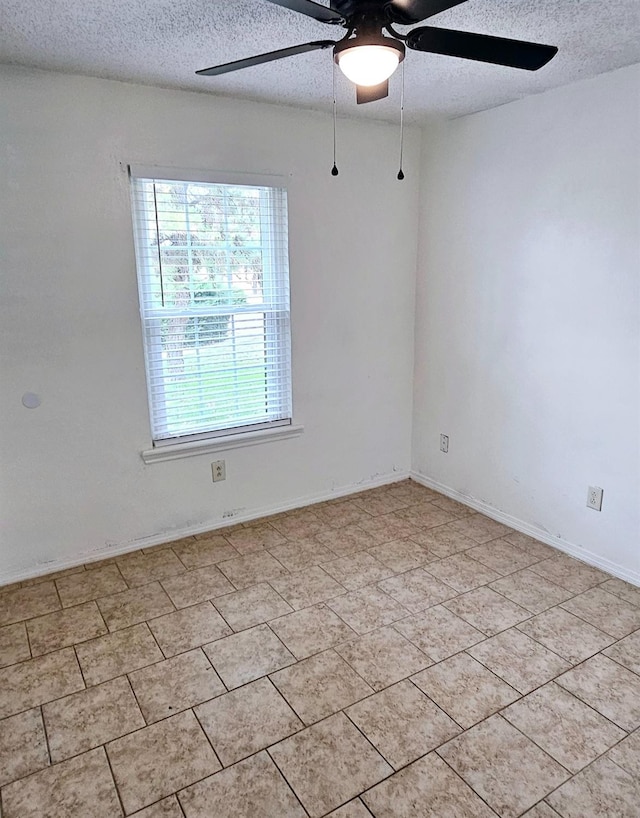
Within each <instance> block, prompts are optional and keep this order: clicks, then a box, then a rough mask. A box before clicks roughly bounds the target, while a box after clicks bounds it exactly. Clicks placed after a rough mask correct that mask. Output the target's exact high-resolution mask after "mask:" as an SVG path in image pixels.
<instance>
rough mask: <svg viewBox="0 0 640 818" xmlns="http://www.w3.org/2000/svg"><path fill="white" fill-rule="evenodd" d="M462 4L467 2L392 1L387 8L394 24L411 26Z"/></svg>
mask: <svg viewBox="0 0 640 818" xmlns="http://www.w3.org/2000/svg"><path fill="white" fill-rule="evenodd" d="M460 3H466V0H392V2H391V3H388V4H387V7H386V8H387V13H388V14H389V16H390V17H391V20H392V22H394V23H398V24H399V25H401V26H411V25H413V24H414V23H421V22H422V21H423V20H426V19H427V18H428V17H433V16H434V15H436V14H440V12H441V11H446V10H447V9H451V8H453V7H454V6H459V5H460Z"/></svg>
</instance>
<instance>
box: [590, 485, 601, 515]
mask: <svg viewBox="0 0 640 818" xmlns="http://www.w3.org/2000/svg"><path fill="white" fill-rule="evenodd" d="M602 494H603V491H602V489H601V488H598V486H589V489H588V491H587V508H592V509H593V510H594V511H602Z"/></svg>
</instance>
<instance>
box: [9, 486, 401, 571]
mask: <svg viewBox="0 0 640 818" xmlns="http://www.w3.org/2000/svg"><path fill="white" fill-rule="evenodd" d="M409 476H410V474H409V472H408V471H394V472H391V473H388V474H383V475H379V476H376V477H374V478H371V479H369V480H362V481H360V482H358V483H352V484H351V485H348V486H342V487H340V488H337V489H331V490H330V491H325V492H321V493H319V494H312V495H311V494H309V495H305V496H303V497H296V498H295V499H294V500H290V501H287V502H284V503H279V504H276V505H272V506H263V507H262V508H256V509H252V510H250V511H247V512H244V513H242V514H236V515H234V516H233V517H228V518H225V519H218V520H210V521H209V522H206V523H201V524H199V525H194V526H189V527H187V528H177V529H172V530H171V531H162V532H159V533H157V534H152V535H150V536H149V537H141V538H138V539H135V540H129V541H128V542H123V543H114V544H112V545H107V546H104V547H102V548H99V549H92V550H90V551H82V552H80V553H79V554H75V555H74V556H73V557H68V558H67V559H61V560H52V561H50V562H47V563H39V564H37V565H32V566H22V567H20V568H16V569H14V570H9V571H7V572H5V573H2V574H0V587H1V586H3V585H10V584H11V583H13V582H21V581H22V580H25V579H35V578H36V577H41V576H45V575H46V574H51V573H54V572H55V571H64V570H65V569H67V568H76V567H77V566H78V565H84V564H88V563H91V562H99V561H100V560H104V559H108V558H111V557H118V556H121V555H122V554H128V553H129V552H131V551H138V550H139V549H141V548H151V547H152V546H154V545H160V544H161V543H165V542H168V541H170V540H179V539H181V538H182V537H191V536H193V535H194V534H204V533H205V532H207V531H215V530H217V529H223V528H229V527H230V526H232V525H237V524H238V523H248V522H251V520H257V519H259V518H260V517H268V516H269V515H271V514H279V513H280V512H283V511H291V510H292V509H295V508H304V507H305V506H310V505H313V504H314V503H322V502H324V501H325V500H335V499H337V498H339V497H345V496H347V495H349V494H355V493H357V492H359V491H366V490H367V489H373V488H377V487H378V486H385V485H387V484H389V483H397V482H399V481H400V480H406V479H407V478H408V477H409Z"/></svg>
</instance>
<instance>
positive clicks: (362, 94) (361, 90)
mask: <svg viewBox="0 0 640 818" xmlns="http://www.w3.org/2000/svg"><path fill="white" fill-rule="evenodd" d="M388 96H389V80H385V81H384V82H381V83H380V85H356V102H357V103H358V105H362V104H363V103H365V102H375V101H376V100H377V99H384V98H385V97H388Z"/></svg>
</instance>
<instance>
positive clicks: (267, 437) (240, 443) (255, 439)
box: [141, 425, 304, 463]
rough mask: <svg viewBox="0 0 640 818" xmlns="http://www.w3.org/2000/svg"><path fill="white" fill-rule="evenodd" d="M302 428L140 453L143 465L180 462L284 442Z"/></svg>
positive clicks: (228, 437) (181, 444) (206, 441)
mask: <svg viewBox="0 0 640 818" xmlns="http://www.w3.org/2000/svg"><path fill="white" fill-rule="evenodd" d="M303 431H304V426H300V425H298V426H280V427H278V428H277V429H265V430H262V431H259V432H241V433H239V434H237V435H225V436H224V437H216V438H210V439H209V440H194V441H192V442H191V443H176V444H174V445H169V446H158V447H157V448H155V449H145V451H143V452H142V453H141V455H142V459H143V460H144V462H145V463H159V462H160V461H162V460H181V459H182V458H183V457H196V456H198V455H202V454H214V453H215V452H224V451H227V450H228V449H241V448H243V447H244V446H256V445H257V444H259V443H270V442H271V441H275V440H286V439H287V438H289V437H298V436H299V435H301V434H302V432H303Z"/></svg>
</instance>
